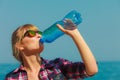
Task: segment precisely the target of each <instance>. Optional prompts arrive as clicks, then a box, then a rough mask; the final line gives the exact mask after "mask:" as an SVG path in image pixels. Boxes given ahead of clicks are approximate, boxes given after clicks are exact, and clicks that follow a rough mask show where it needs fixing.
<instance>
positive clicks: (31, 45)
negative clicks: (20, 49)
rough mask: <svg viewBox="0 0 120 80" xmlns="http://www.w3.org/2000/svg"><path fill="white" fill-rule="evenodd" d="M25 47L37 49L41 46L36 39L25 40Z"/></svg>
mask: <svg viewBox="0 0 120 80" xmlns="http://www.w3.org/2000/svg"><path fill="white" fill-rule="evenodd" d="M23 44H24V48H25V49H36V48H39V46H40V45H39V42H37V41H35V40H27V41H24V43H23Z"/></svg>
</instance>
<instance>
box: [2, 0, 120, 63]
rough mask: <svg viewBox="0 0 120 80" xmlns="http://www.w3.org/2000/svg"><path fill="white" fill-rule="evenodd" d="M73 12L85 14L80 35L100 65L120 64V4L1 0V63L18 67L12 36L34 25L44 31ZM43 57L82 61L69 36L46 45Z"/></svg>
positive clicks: (113, 0)
mask: <svg viewBox="0 0 120 80" xmlns="http://www.w3.org/2000/svg"><path fill="white" fill-rule="evenodd" d="M71 10H77V11H78V12H80V13H81V15H82V18H83V22H82V23H81V24H80V25H79V26H78V29H79V31H80V32H81V34H82V36H83V37H84V39H85V40H86V42H87V43H88V45H89V47H90V48H91V50H92V52H93V54H94V56H95V58H96V60H97V61H120V58H119V57H120V36H119V34H120V0H69V1H68V0H0V32H1V35H0V37H1V38H0V45H1V46H0V54H1V56H0V63H16V62H17V61H16V60H15V59H14V58H13V56H12V50H11V34H12V32H13V31H14V30H15V29H16V28H17V27H18V26H21V25H23V24H27V23H31V24H34V25H36V26H38V27H39V28H40V30H41V31H43V30H45V29H46V28H48V27H49V26H50V25H52V24H53V23H54V22H56V21H57V20H61V19H62V18H63V17H64V16H65V15H66V14H67V13H68V12H70V11H71ZM41 56H42V57H44V58H47V59H53V58H55V57H63V58H66V59H69V60H72V61H79V60H81V58H80V56H79V53H78V51H77V48H76V46H75V44H74V43H73V41H72V39H71V38H70V37H68V36H66V35H64V36H62V37H60V38H59V39H57V40H56V41H54V42H53V43H49V44H48V43H46V44H45V50H44V51H43V53H42V55H41Z"/></svg>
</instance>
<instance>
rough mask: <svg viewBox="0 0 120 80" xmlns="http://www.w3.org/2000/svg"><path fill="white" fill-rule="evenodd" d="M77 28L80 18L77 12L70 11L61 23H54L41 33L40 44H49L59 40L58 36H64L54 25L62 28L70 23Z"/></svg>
mask: <svg viewBox="0 0 120 80" xmlns="http://www.w3.org/2000/svg"><path fill="white" fill-rule="evenodd" d="M69 20H70V21H71V22H72V23H73V24H74V25H75V26H77V25H78V24H80V23H81V22H82V18H81V15H80V13H79V12H77V11H76V10H72V11H71V12H69V13H68V14H67V15H66V16H65V17H64V18H63V19H62V20H61V21H57V22H55V23H54V24H53V25H51V26H50V27H49V28H47V29H46V30H44V31H43V33H42V38H41V39H40V42H41V43H44V42H46V43H51V42H53V41H54V40H56V39H57V38H59V37H60V36H62V35H63V34H64V32H62V31H61V30H60V29H59V28H58V27H57V26H56V24H60V25H62V26H63V27H64V28H65V27H66V25H68V26H70V25H71V22H70V21H69Z"/></svg>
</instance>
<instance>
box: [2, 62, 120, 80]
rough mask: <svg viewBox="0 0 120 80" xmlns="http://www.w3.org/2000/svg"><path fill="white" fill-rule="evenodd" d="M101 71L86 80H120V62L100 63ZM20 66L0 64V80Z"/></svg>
mask: <svg viewBox="0 0 120 80" xmlns="http://www.w3.org/2000/svg"><path fill="white" fill-rule="evenodd" d="M97 64H98V68H99V71H98V73H97V74H95V75H94V76H92V77H89V78H86V79H84V80H120V61H109V62H107V61H106V62H98V63H97ZM18 66H19V64H0V80H4V78H5V75H6V74H7V73H8V72H10V71H12V70H13V69H15V68H16V67H18Z"/></svg>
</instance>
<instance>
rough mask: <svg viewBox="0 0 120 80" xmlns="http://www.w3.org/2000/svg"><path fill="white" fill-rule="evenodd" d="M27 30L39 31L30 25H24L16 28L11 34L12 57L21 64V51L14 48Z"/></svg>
mask: <svg viewBox="0 0 120 80" xmlns="http://www.w3.org/2000/svg"><path fill="white" fill-rule="evenodd" d="M27 30H34V31H37V30H39V29H38V28H37V27H36V26H34V25H32V24H25V25H23V26H20V27H18V28H17V29H16V30H15V31H14V32H13V34H12V39H11V42H12V51H13V56H14V57H15V58H16V59H17V60H18V61H19V62H21V63H22V57H21V55H20V54H21V51H20V50H19V49H18V48H17V47H16V43H18V44H20V43H21V40H22V39H23V38H24V34H25V32H26V31H27Z"/></svg>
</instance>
